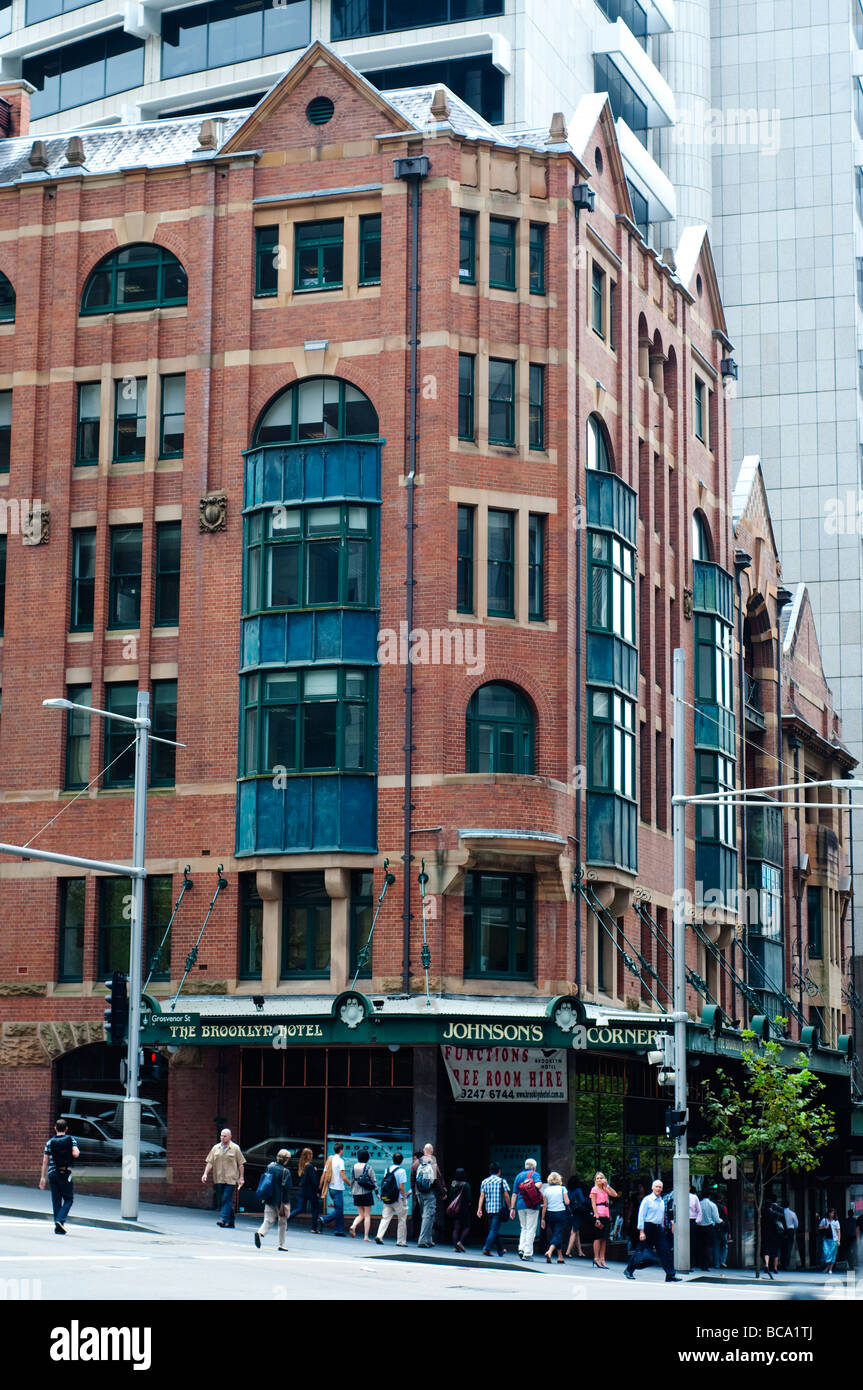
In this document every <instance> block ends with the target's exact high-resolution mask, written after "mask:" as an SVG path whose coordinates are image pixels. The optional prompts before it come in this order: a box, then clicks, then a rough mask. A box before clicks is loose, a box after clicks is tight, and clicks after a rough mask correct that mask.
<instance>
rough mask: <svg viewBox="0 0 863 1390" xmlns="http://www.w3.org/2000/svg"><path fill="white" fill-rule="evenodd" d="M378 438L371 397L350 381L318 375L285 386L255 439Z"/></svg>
mask: <svg viewBox="0 0 863 1390" xmlns="http://www.w3.org/2000/svg"><path fill="white" fill-rule="evenodd" d="M377 438H378V417H377V412H376V411H375V408H374V406H373V405H372V403H371V401H370V400H369V398H368V396H365V395H364V394H363V392H362V391H360V390H359V388H358V387H356V386H352V385H351V383H350V382H349V381H340V380H339V379H338V378H336V377H326V376H315V377H309V378H308V379H307V380H306V381H300V382H297V383H296V384H295V385H293V386H288V387H286V388H285V390H284V391H280V392H279V394H278V395H277V396H276V397H275V398H274V399H273V400H272V401H270V404H269V405H268V406H267V408H266V410H265V411H264V413H263V415H262V416H261V418H260V420H259V421H258V424H257V427H256V429H255V440H254V442H255V445H260V444H298V443H300V442H302V441H303V440H305V439H377Z"/></svg>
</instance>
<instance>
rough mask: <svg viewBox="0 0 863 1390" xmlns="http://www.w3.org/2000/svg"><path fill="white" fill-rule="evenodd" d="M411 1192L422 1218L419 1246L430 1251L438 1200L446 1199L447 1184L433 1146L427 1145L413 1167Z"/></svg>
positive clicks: (432, 1242)
mask: <svg viewBox="0 0 863 1390" xmlns="http://www.w3.org/2000/svg"><path fill="white" fill-rule="evenodd" d="M411 1191H412V1192H413V1193H414V1194H415V1198H416V1203H417V1206H418V1207H419V1210H420V1214H421V1218H422V1220H421V1224H420V1238H419V1240H418V1241H417V1244H418V1246H419V1248H420V1249H421V1250H430V1249H431V1248H432V1246H433V1245H434V1240H433V1239H432V1237H433V1236H434V1226H435V1220H436V1218H437V1204H438V1198H440V1199H441V1201H444V1200H445V1199H446V1183H445V1182H444V1180H443V1174H442V1173H441V1170H440V1168H439V1167H438V1163H437V1159H436V1158H435V1153H434V1145H433V1144H425V1145H424V1146H423V1151H422V1153H421V1154H420V1156H419V1157H418V1158H415V1159H414V1161H413V1164H412V1165H411Z"/></svg>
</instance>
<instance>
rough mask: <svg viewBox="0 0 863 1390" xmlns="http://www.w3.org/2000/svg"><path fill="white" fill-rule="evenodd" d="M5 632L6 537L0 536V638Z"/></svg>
mask: <svg viewBox="0 0 863 1390" xmlns="http://www.w3.org/2000/svg"><path fill="white" fill-rule="evenodd" d="M5 631H6V537H5V536H0V637H2V636H3V635H4V633H5Z"/></svg>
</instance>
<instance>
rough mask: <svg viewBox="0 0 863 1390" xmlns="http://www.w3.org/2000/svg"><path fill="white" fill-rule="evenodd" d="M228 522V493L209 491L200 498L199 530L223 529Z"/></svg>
mask: <svg viewBox="0 0 863 1390" xmlns="http://www.w3.org/2000/svg"><path fill="white" fill-rule="evenodd" d="M227 524H228V494H227V493H226V492H211V493H210V494H209V495H208V496H207V497H202V498H201V530H202V531H224V529H225V527H226V526H227Z"/></svg>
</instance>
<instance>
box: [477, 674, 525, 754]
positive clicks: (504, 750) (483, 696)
mask: <svg viewBox="0 0 863 1390" xmlns="http://www.w3.org/2000/svg"><path fill="white" fill-rule="evenodd" d="M465 744H466V750H465V751H466V759H465V771H467V772H514V773H523V774H524V773H526V774H531V773H533V771H534V718H533V712H532V711H531V708H530V706H529V705H528V702H527V700H526V699H525V697H524V696H523V695H522V694H521V692H520V691H518V690H516V689H515V687H514V686H511V685H503V684H500V683H496V682H490V683H489V684H488V685H481V686H480V688H479V690H476V691H474V693H473V695H472V696H471V698H470V703H469V704H468V707H467V718H466V737H465Z"/></svg>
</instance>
